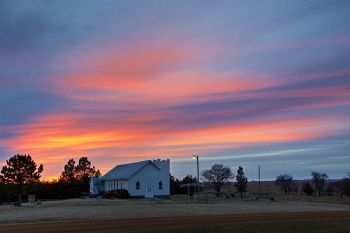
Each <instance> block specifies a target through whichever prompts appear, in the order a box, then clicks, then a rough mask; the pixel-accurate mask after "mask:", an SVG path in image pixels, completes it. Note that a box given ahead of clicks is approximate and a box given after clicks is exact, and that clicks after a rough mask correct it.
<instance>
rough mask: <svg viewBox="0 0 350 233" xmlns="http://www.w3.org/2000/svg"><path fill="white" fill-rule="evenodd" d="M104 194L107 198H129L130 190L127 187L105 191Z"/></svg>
mask: <svg viewBox="0 0 350 233" xmlns="http://www.w3.org/2000/svg"><path fill="white" fill-rule="evenodd" d="M103 196H104V197H105V198H108V199H113V198H117V199H128V198H129V196H130V194H129V192H128V190H126V189H118V190H112V191H109V192H105V193H104V194H103Z"/></svg>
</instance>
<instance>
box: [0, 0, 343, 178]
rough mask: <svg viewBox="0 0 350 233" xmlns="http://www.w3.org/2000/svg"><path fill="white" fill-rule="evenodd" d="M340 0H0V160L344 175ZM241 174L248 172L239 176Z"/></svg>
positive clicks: (179, 171)
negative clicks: (156, 161)
mask: <svg viewBox="0 0 350 233" xmlns="http://www.w3.org/2000/svg"><path fill="white" fill-rule="evenodd" d="M349 10H350V4H349V3H348V2H347V1H337V2H334V3H333V2H332V3H330V2H329V1H308V2H307V3H302V2H295V1H285V2H284V3H283V4H282V3H280V2H279V1H268V2H267V3H264V4H263V5H261V4H259V3H256V2H243V1H242V2H232V1H221V2H220V3H216V4H213V2H212V1H200V2H199V1H186V2H181V3H177V2H174V1H161V2H159V1H137V2H125V1H107V0H103V1H100V2H98V3H97V2H95V1H74V2H70V1H67V2H66V1H65V2H46V1H27V2H26V3H22V2H20V1H2V2H1V3H0V18H1V23H0V108H1V111H0V153H1V154H0V162H2V163H3V162H4V161H5V160H6V159H7V158H8V157H9V156H11V155H12V154H15V153H30V154H32V155H33V157H34V158H35V159H36V160H37V161H38V162H41V163H44V164H45V176H46V177H49V176H50V177H52V176H56V175H58V174H59V173H60V171H61V170H62V168H63V166H64V164H65V162H66V161H67V160H68V159H69V158H71V157H74V158H77V157H79V156H82V155H85V156H88V157H89V158H91V160H92V161H93V163H94V164H96V165H97V167H98V168H100V169H101V170H102V172H106V171H107V170H109V169H110V168H111V167H113V166H114V165H115V164H116V163H120V162H129V161H134V160H139V159H148V158H156V157H163V158H168V157H170V158H171V159H172V161H173V163H172V173H174V174H175V175H176V176H179V177H181V176H184V175H186V174H187V173H192V172H193V169H192V168H193V166H192V164H191V162H190V161H192V160H190V159H191V158H190V157H191V155H192V154H193V153H196V154H200V156H201V168H207V167H209V166H210V165H211V164H212V163H214V162H222V163H225V164H228V165H230V166H233V167H234V168H235V167H237V165H238V164H243V165H244V166H245V167H246V168H247V172H248V175H249V176H251V177H254V176H255V171H256V166H257V165H258V164H262V165H263V166H264V169H266V170H265V171H266V173H265V178H266V179H271V178H273V177H274V176H275V175H277V174H278V173H281V172H290V173H292V174H293V175H295V176H296V177H300V178H302V177H305V176H308V175H309V173H310V171H311V170H317V169H322V170H323V171H325V172H328V173H329V175H330V177H341V176H342V174H344V175H345V173H346V172H347V169H348V168H347V167H346V164H348V162H350V157H349V156H348V155H347V151H348V150H349V149H350V145H349V143H347V138H348V135H349V132H350V124H349V121H348V118H349V115H350V68H349V64H348V60H349V59H350V56H349V54H350V53H349V52H350V46H349V44H350V43H349V42H350V30H349V27H348V25H349V23H350V17H349V15H348V12H349ZM249 176H248V177H249Z"/></svg>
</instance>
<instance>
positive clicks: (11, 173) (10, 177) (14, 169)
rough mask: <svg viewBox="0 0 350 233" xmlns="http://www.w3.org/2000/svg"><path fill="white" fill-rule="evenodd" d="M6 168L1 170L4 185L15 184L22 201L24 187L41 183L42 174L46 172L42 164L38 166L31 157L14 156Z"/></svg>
mask: <svg viewBox="0 0 350 233" xmlns="http://www.w3.org/2000/svg"><path fill="white" fill-rule="evenodd" d="M6 164H7V165H5V166H3V167H2V169H1V174H2V175H0V179H1V181H2V183H4V184H14V185H16V186H17V187H18V200H19V201H21V200H22V194H23V192H24V186H25V185H26V184H32V183H36V182H39V181H40V177H41V173H42V172H43V170H44V166H43V165H42V164H40V165H39V167H38V166H37V164H36V163H35V161H34V160H33V159H32V157H31V156H30V155H26V154H25V155H19V154H17V155H14V156H12V157H11V158H10V159H9V160H6Z"/></svg>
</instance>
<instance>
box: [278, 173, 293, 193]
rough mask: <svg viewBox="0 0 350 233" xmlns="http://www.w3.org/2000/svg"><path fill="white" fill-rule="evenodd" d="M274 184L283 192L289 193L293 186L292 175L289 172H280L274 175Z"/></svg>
mask: <svg viewBox="0 0 350 233" xmlns="http://www.w3.org/2000/svg"><path fill="white" fill-rule="evenodd" d="M275 185H277V186H279V187H280V190H282V191H283V192H284V193H285V194H288V193H290V191H291V190H292V188H293V185H294V180H293V176H291V175H289V174H282V175H279V176H277V177H276V180H275Z"/></svg>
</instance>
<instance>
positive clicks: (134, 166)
mask: <svg viewBox="0 0 350 233" xmlns="http://www.w3.org/2000/svg"><path fill="white" fill-rule="evenodd" d="M147 165H152V166H154V167H155V168H156V169H158V170H159V168H158V167H157V166H156V165H155V164H154V163H153V162H152V161H151V160H145V161H140V162H136V163H127V164H122V165H117V166H115V167H114V168H113V169H112V170H110V171H109V172H107V173H106V174H105V175H104V176H102V177H101V178H102V179H103V180H127V179H129V178H130V177H131V176H133V175H134V174H135V173H137V172H138V171H140V170H141V169H143V168H144V167H145V166H147Z"/></svg>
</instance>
